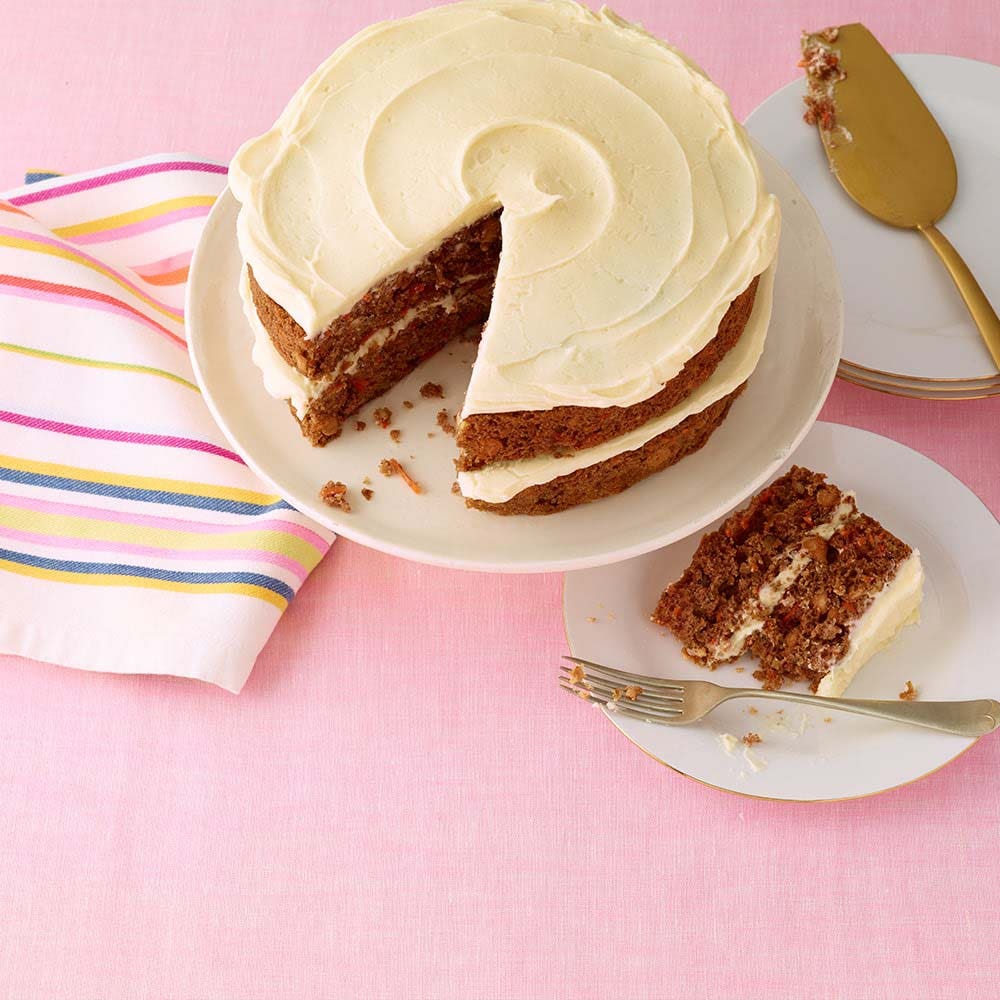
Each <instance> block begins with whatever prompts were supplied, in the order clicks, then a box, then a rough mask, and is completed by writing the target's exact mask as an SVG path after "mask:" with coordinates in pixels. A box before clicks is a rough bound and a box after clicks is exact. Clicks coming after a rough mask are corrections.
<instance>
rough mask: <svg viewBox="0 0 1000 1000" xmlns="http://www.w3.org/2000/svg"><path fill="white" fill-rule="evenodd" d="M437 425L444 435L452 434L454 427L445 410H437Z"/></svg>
mask: <svg viewBox="0 0 1000 1000" xmlns="http://www.w3.org/2000/svg"><path fill="white" fill-rule="evenodd" d="M437 425H438V427H440V428H441V430H443V431H444V432H445V434H454V433H455V425H454V424H453V423H452V421H451V416H450V414H449V413H448V411H447V410H438V415H437Z"/></svg>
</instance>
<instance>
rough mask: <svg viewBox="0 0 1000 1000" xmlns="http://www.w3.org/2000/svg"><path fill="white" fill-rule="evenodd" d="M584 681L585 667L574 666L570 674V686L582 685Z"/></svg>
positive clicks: (576, 664)
mask: <svg viewBox="0 0 1000 1000" xmlns="http://www.w3.org/2000/svg"><path fill="white" fill-rule="evenodd" d="M582 681H583V667H581V666H580V664H579V663H574V664H573V669H572V670H571V671H570V672H569V682H570V684H580V683H581V682H582Z"/></svg>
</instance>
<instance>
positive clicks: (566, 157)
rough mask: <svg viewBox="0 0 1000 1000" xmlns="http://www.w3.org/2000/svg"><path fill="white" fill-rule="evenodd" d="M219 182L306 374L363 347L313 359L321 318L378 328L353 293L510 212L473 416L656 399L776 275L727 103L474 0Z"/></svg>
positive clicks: (320, 78) (338, 68) (690, 70)
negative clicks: (749, 294) (765, 276)
mask: <svg viewBox="0 0 1000 1000" xmlns="http://www.w3.org/2000/svg"><path fill="white" fill-rule="evenodd" d="M230 186H231V189H232V191H233V193H234V194H235V195H236V197H237V199H238V200H239V201H240V202H241V209H240V214H239V221H238V235H239V242H240V248H241V252H242V255H243V257H244V260H245V261H246V262H247V263H248V264H249V265H250V267H251V269H252V272H253V277H254V279H255V282H256V284H257V286H258V287H259V289H260V290H261V291H262V292H264V293H266V298H267V299H268V300H270V302H271V303H272V304H274V305H277V306H280V308H281V309H282V310H283V311H284V313H285V314H286V315H287V317H288V318H289V320H291V321H293V322H294V324H295V328H294V329H293V328H292V327H291V326H289V336H288V337H287V338H278V340H277V341H276V342H277V343H278V349H279V350H280V351H281V353H282V354H283V356H285V357H286V359H287V360H289V361H291V362H292V363H293V364H295V365H296V367H297V368H298V369H299V370H300V371H301V372H302V373H303V374H306V375H307V376H309V377H315V376H316V375H318V374H322V373H323V372H324V371H325V370H326V369H325V368H324V360H325V358H326V356H327V353H328V352H329V353H332V354H334V355H335V354H336V353H337V351H338V350H342V351H346V352H349V351H351V350H354V349H355V348H356V346H357V345H356V343H354V342H353V341H352V340H351V338H350V337H348V339H347V340H346V342H345V343H343V344H338V346H337V348H336V349H334V348H333V347H332V346H331V347H327V346H323V345H325V344H326V343H327V342H331V340H336V339H337V338H336V337H334V338H331V337H330V336H329V335H328V334H326V333H325V331H327V330H328V328H330V327H331V324H335V323H336V321H338V320H339V319H340V318H341V317H345V316H351V314H352V313H353V314H354V315H353V317H352V320H351V322H350V323H349V324H348V325H349V326H352V324H353V322H354V321H355V320H362V318H363V317H364V319H363V325H364V324H371V325H369V327H368V330H370V329H378V328H380V327H382V326H385V325H388V323H389V322H391V320H390V319H389V318H388V317H387V316H386V315H381V316H379V317H378V318H375V319H371V320H369V319H367V317H366V314H367V312H368V311H369V307H371V308H377V306H378V303H377V302H375V301H374V300H372V299H366V296H369V295H370V294H371V293H372V292H373V290H375V289H379V288H380V287H381V286H380V283H381V282H383V281H384V280H385V279H387V278H389V277H390V276H396V275H399V274H400V273H409V272H414V273H416V272H417V271H419V270H420V268H421V267H422V266H423V264H424V263H425V261H426V260H427V259H428V257H429V255H432V254H433V253H434V252H435V251H436V250H437V249H438V248H439V247H440V246H441V245H442V239H445V238H448V237H450V236H452V235H453V234H458V233H460V232H462V231H463V230H464V229H466V227H469V226H472V225H474V224H477V223H478V221H479V220H482V219H483V217H484V216H490V215H492V214H493V213H496V212H497V211H498V210H499V209H501V208H502V210H503V211H502V216H501V220H500V222H501V228H502V242H503V252H502V255H501V258H500V264H499V269H498V271H497V279H496V287H495V291H494V295H493V303H492V308H491V311H490V317H489V321H488V322H487V324H486V328H485V329H484V331H483V339H482V344H481V348H480V352H479V355H478V357H477V359H476V362H475V364H474V366H473V371H472V375H471V380H470V383H469V389H468V392H467V395H466V399H465V406H464V408H463V412H462V416H463V417H468V416H470V415H471V414H477V413H509V412H515V413H519V412H523V411H526V410H547V409H553V408H555V407H560V406H582V407H598V408H607V407H630V406H633V405H635V404H637V403H640V402H643V401H644V400H647V399H649V398H650V397H651V396H654V395H656V394H657V393H659V392H660V391H661V390H662V388H663V386H664V385H665V384H667V383H668V382H670V381H671V380H672V379H674V378H676V377H677V376H678V374H679V373H680V372H681V371H682V369H683V367H684V365H685V364H686V363H687V362H688V361H689V360H690V359H691V358H692V357H693V356H694V355H696V354H697V353H698V352H699V351H701V350H702V349H703V348H704V347H705V346H706V345H707V344H708V343H709V342H710V341H711V340H712V338H713V337H714V336H715V335H716V332H717V330H718V328H719V325H720V323H721V322H722V319H723V316H724V315H725V313H726V311H727V309H728V308H729V307H730V304H731V303H732V302H733V300H734V299H735V298H736V297H737V296H738V295H739V294H740V293H741V292H743V291H744V290H745V289H746V288H747V287H748V286H749V284H750V282H751V281H752V280H753V278H754V277H755V276H756V275H758V274H760V273H761V272H762V271H763V270H764V269H765V268H766V267H767V266H768V265H769V263H770V262H771V260H772V259H773V257H774V253H775V249H776V245H777V236H778V228H779V213H778V206H777V203H776V202H775V200H774V199H773V198H772V197H771V196H770V195H768V194H767V192H766V191H765V189H764V187H763V184H762V181H761V176H760V172H759V169H758V167H757V164H756V161H755V158H754V155H753V151H752V149H751V146H750V143H749V140H748V138H747V136H746V134H745V132H744V130H743V129H742V127H741V126H740V125H739V124H738V123H737V122H736V121H735V120H734V119H733V117H732V114H731V111H730V109H729V106H728V103H727V101H726V99H725V97H724V95H723V94H722V93H721V91H719V90H718V88H716V87H715V86H714V85H713V84H712V83H711V82H710V81H709V80H708V79H707V78H706V77H705V76H704V75H703V74H702V73H701V71H700V70H699V69H698V68H697V67H695V66H694V64H693V63H691V62H690V61H689V60H687V59H686V58H685V57H683V56H682V55H681V54H680V53H678V52H677V51H676V50H674V49H672V48H670V47H669V46H667V45H665V44H664V43H662V42H660V41H658V40H656V39H654V38H652V37H651V36H650V35H648V34H647V33H645V32H644V31H642V30H641V29H640V28H638V27H636V26H634V25H629V24H627V23H625V22H623V21H622V20H621V19H619V18H618V17H617V16H616V15H614V14H613V13H611V12H610V11H607V10H603V11H602V12H600V13H597V14H595V13H592V12H590V11H588V10H586V9H585V8H583V7H580V6H578V5H577V4H575V3H571V2H568V0H555V2H552V3H546V4H538V3H534V2H526V0H468V2H465V3H458V4H454V5H450V6H446V7H438V8H432V9H431V10H427V11H424V12H422V13H420V14H417V15H415V16H413V17H411V18H407V19H404V20H401V21H397V22H390V23H386V24H381V25H376V26H374V27H372V28H370V29H368V30H367V31H364V32H362V33H361V34H360V35H358V36H356V37H355V38H354V39H352V40H351V41H350V42H349V43H348V44H347V45H345V46H343V47H342V48H341V49H340V50H338V51H337V52H336V53H334V55H333V56H331V57H330V59H328V60H327V61H326V63H324V64H323V65H322V66H321V67H320V68H319V69H318V70H317V71H316V73H314V74H313V76H312V77H310V79H309V80H308V81H307V82H306V83H305V85H304V86H303V87H302V88H301V90H300V91H299V93H298V94H297V95H296V96H295V97H294V98H293V99H292V101H291V103H290V104H289V106H288V107H287V108H286V109H285V111H284V112H283V114H282V115H281V117H280V118H279V120H278V122H277V123H276V124H275V126H274V128H273V129H271V130H270V131H269V132H267V133H266V134H264V135H263V136H261V137H260V138H258V139H255V140H252V141H250V142H248V143H247V144H245V145H244V146H243V147H242V148H241V149H240V151H239V152H238V153H237V155H236V157H235V159H234V161H233V164H232V166H231V168H230ZM416 283H417V284H419V282H416ZM385 292H386V298H387V299H391V300H392V302H393V304H394V305H395V300H396V298H397V296H398V297H400V298H402V293H401V290H400V289H397V290H395V291H392V292H391V294H390V292H389V289H388V288H387V287H386V288H385ZM412 304H413V303H412V302H400V303H399V305H400V308H399V310H398V313H397V315H401V314H402V313H404V312H405V311H406V309H408V308H410V306H411V305H412ZM359 306H360V312H356V310H357V309H358V307H359ZM258 307H259V310H260V312H261V316H262V319H263V320H264V322H265V325H266V326H268V328H269V329H270V328H271V325H272V324H271V319H270V317H269V315H267V310H268V306H267V302H265V301H263V299H261V300H260V301H258ZM368 330H366V329H362V330H361V332H360V333H359V334H357V336H358V337H360V338H363V336H364V335H365V334H366V332H368ZM353 335H354V334H352V336H353ZM314 341H315V342H316V346H309V345H311V344H312V343H313V342H314Z"/></svg>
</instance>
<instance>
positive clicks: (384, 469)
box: [378, 458, 423, 493]
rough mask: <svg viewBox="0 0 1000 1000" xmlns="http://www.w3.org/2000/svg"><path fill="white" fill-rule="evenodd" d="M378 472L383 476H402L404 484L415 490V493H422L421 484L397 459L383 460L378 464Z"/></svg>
mask: <svg viewBox="0 0 1000 1000" xmlns="http://www.w3.org/2000/svg"><path fill="white" fill-rule="evenodd" d="M378 471H379V472H381V473H382V475H383V476H401V477H402V478H403V482H405V483H406V485H407V486H409V487H410V489H411V490H413V492H414V493H422V492H423V490H422V489H421V486H420V483H418V482H417V481H416V480H415V479H414V478H413V477H412V476H411V475H410V474H409V473H408V472H407V471H406V469H405V468H404V467H403V463H402V462H400V461H399V459H396V458H383V459H382V461H381V462H379V464H378Z"/></svg>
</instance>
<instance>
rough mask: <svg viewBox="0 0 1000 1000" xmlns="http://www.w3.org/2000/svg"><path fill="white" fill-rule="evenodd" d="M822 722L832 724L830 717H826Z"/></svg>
mask: <svg viewBox="0 0 1000 1000" xmlns="http://www.w3.org/2000/svg"><path fill="white" fill-rule="evenodd" d="M823 721H824V722H833V719H832V718H830V716H829V715H828V716H827V717H826V718H825V719H824V720H823Z"/></svg>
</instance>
